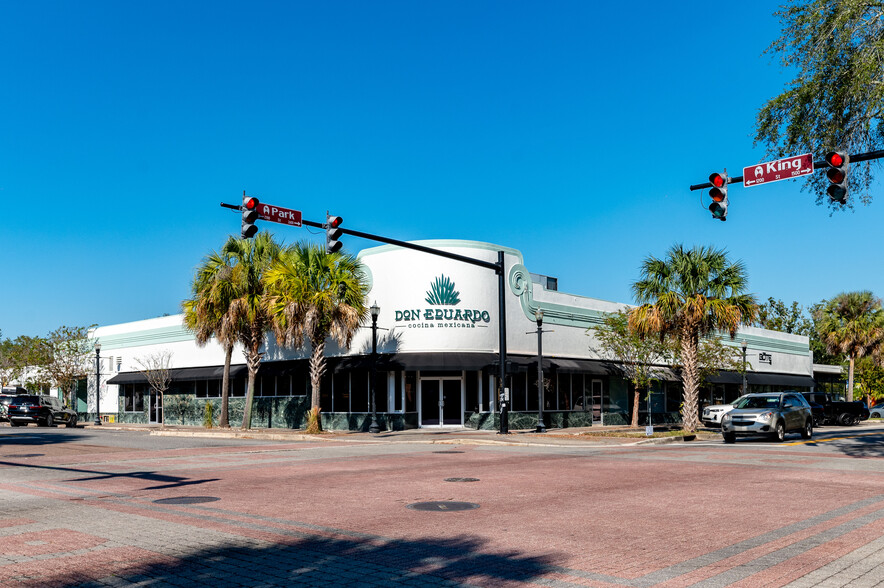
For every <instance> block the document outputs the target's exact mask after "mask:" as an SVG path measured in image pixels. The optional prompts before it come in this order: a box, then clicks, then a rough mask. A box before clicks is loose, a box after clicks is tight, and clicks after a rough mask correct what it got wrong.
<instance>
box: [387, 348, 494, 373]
mask: <svg viewBox="0 0 884 588" xmlns="http://www.w3.org/2000/svg"><path fill="white" fill-rule="evenodd" d="M496 360H497V354H496V353H459V352H454V353H451V352H440V353H397V354H395V355H394V356H393V358H392V361H393V362H395V363H396V364H397V365H400V366H402V368H404V369H408V370H481V369H483V368H485V367H488V366H489V365H491V363H492V362H494V361H496ZM379 367H380V366H379Z"/></svg>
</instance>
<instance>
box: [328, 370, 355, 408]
mask: <svg viewBox="0 0 884 588" xmlns="http://www.w3.org/2000/svg"><path fill="white" fill-rule="evenodd" d="M332 380H333V386H334V387H333V389H332V392H333V394H334V402H333V406H334V411H335V412H351V409H350V373H349V372H336V373H335V375H334V376H333V378H332Z"/></svg>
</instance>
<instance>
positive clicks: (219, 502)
mask: <svg viewBox="0 0 884 588" xmlns="http://www.w3.org/2000/svg"><path fill="white" fill-rule="evenodd" d="M497 437H498V438H499V437H500V436H497ZM538 438H539V440H537V439H538ZM524 440H529V442H525V443H523V442H522V441H524ZM495 441H496V439H495V436H494V435H488V436H482V437H470V436H468V435H466V434H463V435H459V434H458V433H457V432H452V433H447V434H433V433H426V434H412V435H401V436H395V435H390V436H387V437H385V438H382V439H381V440H378V439H376V438H372V437H371V436H369V435H364V436H360V435H355V436H347V437H334V436H329V437H328V438H324V439H323V440H320V441H301V440H294V439H293V440H291V441H267V440H261V439H228V438H221V437H208V438H194V437H177V436H157V435H150V434H148V433H147V432H144V431H113V430H98V429H82V428H75V429H70V430H67V429H65V428H63V427H62V428H54V429H46V428H37V427H33V426H32V427H28V428H21V429H11V428H9V427H0V584H3V585H4V586H5V585H22V586H47V585H57V586H80V585H82V586H99V585H109V586H129V585H150V586H165V585H170V586H171V585H193V586H219V585H220V586H225V585H231V586H258V585H310V586H314V585H335V586H339V585H354V586H356V585H359V586H372V585H377V586H389V585H414V586H418V585H420V586H424V585H478V586H501V585H503V586H516V585H549V586H638V587H641V586H730V585H734V586H746V587H750V586H751V587H755V586H876V585H882V582H884V576H882V572H881V571H880V570H881V569H882V568H884V549H882V548H884V460H882V459H881V458H882V457H884V449H882V448H884V426H881V425H880V424H869V423H864V424H863V425H860V426H857V427H849V428H846V427H826V428H824V429H819V430H817V431H816V432H815V435H814V439H812V440H811V441H809V442H806V441H803V440H802V439H801V438H800V436H799V435H790V436H789V437H788V438H787V439H786V441H785V442H784V443H772V442H770V441H769V440H767V439H761V438H746V439H742V438H741V439H740V440H738V442H737V443H736V444H734V445H725V444H723V443H722V442H721V440H720V438H719V439H712V440H708V441H694V442H691V443H679V442H675V443H668V444H660V445H651V444H640V445H637V444H635V442H634V441H632V440H624V441H622V442H615V443H611V442H610V441H608V442H604V443H601V442H598V443H596V442H592V441H589V442H583V441H576V442H575V441H574V440H567V439H561V440H557V439H555V438H554V436H549V437H547V438H544V437H543V436H535V435H512V436H510V438H508V439H504V440H502V441H501V442H495ZM460 509H464V510H460Z"/></svg>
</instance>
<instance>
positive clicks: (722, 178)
mask: <svg viewBox="0 0 884 588" xmlns="http://www.w3.org/2000/svg"><path fill="white" fill-rule="evenodd" d="M709 183H711V184H712V185H713V186H715V187H716V188H721V187H722V186H724V185H725V184H727V176H726V175H724V174H720V173H718V172H715V173H714V174H711V175H710V176H709Z"/></svg>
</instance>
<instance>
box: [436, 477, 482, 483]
mask: <svg viewBox="0 0 884 588" xmlns="http://www.w3.org/2000/svg"><path fill="white" fill-rule="evenodd" d="M444 481H445V482H478V481H479V478H445V480H444Z"/></svg>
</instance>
